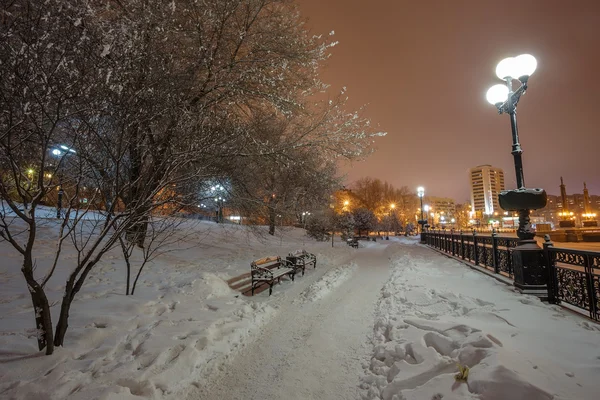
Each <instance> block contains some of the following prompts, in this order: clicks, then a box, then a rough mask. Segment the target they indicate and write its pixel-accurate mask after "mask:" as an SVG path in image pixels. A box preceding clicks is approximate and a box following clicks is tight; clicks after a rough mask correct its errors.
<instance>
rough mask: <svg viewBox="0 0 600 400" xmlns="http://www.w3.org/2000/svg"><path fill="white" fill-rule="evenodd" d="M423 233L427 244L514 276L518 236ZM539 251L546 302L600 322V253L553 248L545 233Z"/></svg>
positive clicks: (509, 276) (444, 231) (508, 275)
mask: <svg viewBox="0 0 600 400" xmlns="http://www.w3.org/2000/svg"><path fill="white" fill-rule="evenodd" d="M423 236H424V239H425V243H427V245H428V246H431V247H434V248H436V249H438V250H440V251H443V252H445V253H447V254H450V255H452V256H454V257H457V258H460V259H462V260H464V261H465V262H469V263H471V264H474V265H478V266H480V267H483V268H485V269H487V270H489V271H491V272H493V273H496V274H500V275H503V276H505V277H508V278H511V279H514V273H513V266H512V251H513V249H514V248H515V247H516V246H517V244H518V242H519V239H518V238H514V237H502V236H498V234H496V233H492V234H491V235H479V234H477V232H472V233H464V232H456V231H453V230H452V231H446V230H443V231H440V230H430V231H427V232H423ZM541 252H542V255H543V260H544V263H545V264H546V271H547V273H548V277H547V278H548V279H547V281H548V285H547V287H548V301H549V302H550V303H553V304H563V303H566V304H568V305H570V306H571V307H569V308H571V309H574V310H575V311H578V312H580V313H582V314H587V315H589V317H590V318H592V319H593V320H596V321H600V252H592V251H583V250H574V249H564V248H557V247H554V245H553V244H552V242H551V241H550V239H549V237H548V236H546V242H545V243H544V249H543V251H541ZM563 305H564V304H563Z"/></svg>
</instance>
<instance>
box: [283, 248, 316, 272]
mask: <svg viewBox="0 0 600 400" xmlns="http://www.w3.org/2000/svg"><path fill="white" fill-rule="evenodd" d="M286 259H287V260H288V261H289V262H290V263H291V264H292V265H293V266H294V268H296V270H298V269H301V270H302V276H304V270H305V269H306V267H307V266H310V265H311V264H312V266H313V269H314V268H317V256H315V255H314V254H312V253H308V252H307V251H306V250H296V251H294V252H291V253H290V254H289V255H288V256H287V258H286Z"/></svg>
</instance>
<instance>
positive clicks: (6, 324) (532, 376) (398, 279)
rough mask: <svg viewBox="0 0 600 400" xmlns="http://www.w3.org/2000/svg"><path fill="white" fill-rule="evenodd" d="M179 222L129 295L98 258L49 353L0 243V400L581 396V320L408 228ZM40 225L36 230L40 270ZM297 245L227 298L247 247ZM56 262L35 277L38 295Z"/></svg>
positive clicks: (591, 349)
mask: <svg viewBox="0 0 600 400" xmlns="http://www.w3.org/2000/svg"><path fill="white" fill-rule="evenodd" d="M186 227H187V228H188V229H190V230H191V233H186V234H183V233H182V234H181V240H180V242H179V244H178V246H177V251H172V252H169V253H167V254H164V255H162V256H160V257H159V258H158V259H156V260H155V261H154V262H153V264H152V265H149V266H147V267H146V268H147V269H146V270H145V272H144V273H143V274H142V277H141V278H140V283H139V287H138V289H137V290H136V294H135V295H134V296H125V295H124V292H125V290H124V285H125V283H124V274H125V266H124V262H123V260H122V259H121V257H120V256H119V253H118V252H114V253H111V254H109V255H108V257H106V258H105V259H104V260H103V261H102V262H101V264H100V265H99V266H98V268H97V269H96V270H93V273H92V274H91V276H90V278H89V279H88V282H87V284H86V285H85V286H84V288H83V290H82V292H81V293H79V295H78V297H77V298H76V300H75V302H74V304H73V308H72V312H71V320H70V324H69V331H68V332H67V336H66V345H65V347H64V348H59V349H57V350H56V352H55V354H54V355H52V356H44V355H43V354H42V353H40V352H38V351H37V346H36V341H35V329H34V326H33V310H32V307H31V304H30V299H29V297H28V294H27V291H26V288H25V284H24V282H23V280H22V278H21V275H20V271H19V268H20V265H19V262H20V260H19V258H18V257H17V255H16V253H15V252H14V251H13V250H12V249H11V248H10V247H9V245H7V243H4V242H0V257H2V263H1V265H0V398H2V399H4V398H7V399H66V398H69V399H183V398H188V399H190V400H192V399H208V400H211V399H237V398H240V399H311V398H314V399H327V400H328V399H352V398H361V397H362V398H364V399H377V398H383V399H388V400H409V399H425V400H429V399H442V398H443V399H444V400H448V399H485V400H496V399H498V400H499V399H511V400H513V399H514V400H518V399H533V400H535V399H551V398H554V399H578V400H579V399H582V400H587V399H590V400H591V399H596V398H597V393H598V391H599V389H600V382H598V380H597V377H598V376H600V346H599V345H600V327H599V326H598V325H597V324H594V323H592V322H589V321H587V320H585V319H584V318H582V317H579V316H576V315H573V314H571V313H569V312H568V311H565V310H563V309H561V308H559V307H556V306H548V305H544V304H542V303H540V302H539V301H538V300H537V299H535V298H532V297H529V296H523V295H520V294H518V293H515V292H514V290H513V289H512V288H511V287H508V286H505V285H503V284H501V283H499V282H497V281H495V280H494V279H491V278H489V277H486V276H485V275H483V274H480V273H478V272H476V271H473V270H471V269H469V268H467V267H465V266H463V265H462V264H460V263H458V262H456V261H454V260H450V259H448V258H446V257H444V256H442V255H440V254H437V253H435V252H433V251H431V250H429V249H427V248H424V247H422V246H420V245H418V244H417V243H416V241H415V240H412V239H405V238H395V237H392V238H390V241H379V242H376V243H372V242H361V247H360V248H359V249H356V250H355V249H351V248H350V247H348V246H346V245H345V244H344V243H342V242H337V241H336V244H335V246H336V247H334V248H331V243H317V242H314V241H312V240H309V239H307V238H306V237H304V236H303V231H301V230H297V229H290V230H286V231H284V232H278V236H276V237H268V235H266V237H264V238H257V237H255V236H254V235H252V234H250V233H249V232H248V230H247V229H246V227H244V226H234V225H217V224H214V223H208V222H200V223H194V222H186ZM55 228H56V227H55V226H54V225H53V223H52V222H51V221H49V222H48V224H47V225H46V226H44V227H43V228H42V229H41V230H40V234H41V235H42V240H41V242H40V246H39V248H38V249H37V250H38V254H39V255H40V258H39V260H38V265H39V268H40V270H43V267H44V266H45V265H46V264H45V263H46V260H45V259H44V257H43V256H44V255H45V254H48V252H49V249H50V248H51V247H52V246H53V244H54V241H53V240H52V236H53V232H55ZM300 248H305V249H306V250H307V251H310V252H313V253H315V254H316V255H317V259H318V264H317V268H316V269H314V270H313V269H307V272H306V275H305V276H304V277H298V279H296V281H295V282H291V281H284V282H282V284H280V285H277V286H276V287H275V288H274V291H273V295H272V296H271V297H269V296H268V291H265V292H262V293H260V294H258V295H256V296H254V297H252V298H249V297H245V296H238V293H237V292H233V291H232V290H230V289H229V287H228V286H227V284H226V283H225V281H226V280H227V279H228V278H230V277H233V276H236V275H238V274H241V273H245V272H248V271H249V264H250V261H251V260H253V259H257V258H260V257H262V256H265V255H281V256H284V255H286V254H287V253H288V252H290V251H293V250H296V249H300ZM172 250H175V248H173V249H172ZM65 255H66V259H67V260H69V259H70V260H72V257H74V253H73V252H68V251H67V252H66V254H65ZM70 257H71V258H70ZM70 267H71V265H69V262H68V261H67V262H66V263H65V264H62V265H61V270H60V271H57V274H56V276H55V277H54V278H53V279H52V280H51V281H50V282H49V284H48V291H49V298H50V301H51V302H52V303H56V302H57V301H58V300H59V299H60V297H61V295H62V290H63V288H64V281H65V276H66V274H67V272H68V270H69V268H70ZM57 307H58V305H55V306H54V307H53V312H55V313H56V312H57V311H58V310H57ZM53 320H54V321H56V320H57V315H56V314H54V315H53ZM457 363H461V364H463V365H467V366H469V367H471V370H470V375H469V378H468V380H467V382H466V383H460V384H458V383H456V382H455V380H454V374H455V373H456V372H457Z"/></svg>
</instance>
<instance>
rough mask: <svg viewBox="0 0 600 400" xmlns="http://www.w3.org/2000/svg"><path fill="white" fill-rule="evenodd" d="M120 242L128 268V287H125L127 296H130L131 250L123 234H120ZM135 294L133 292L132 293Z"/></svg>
mask: <svg viewBox="0 0 600 400" xmlns="http://www.w3.org/2000/svg"><path fill="white" fill-rule="evenodd" d="M119 244H120V245H121V251H122V252H123V258H125V265H126V268H127V279H126V282H127V287H126V288H125V296H129V282H130V280H131V262H130V261H129V251H128V249H127V245H126V244H125V241H124V240H123V237H122V236H119ZM131 294H133V292H132V293H131Z"/></svg>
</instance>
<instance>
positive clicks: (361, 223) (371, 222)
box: [352, 208, 377, 235]
mask: <svg viewBox="0 0 600 400" xmlns="http://www.w3.org/2000/svg"><path fill="white" fill-rule="evenodd" d="M352 214H353V215H354V224H355V227H356V229H357V230H358V234H359V235H361V233H363V232H366V235H369V232H371V231H372V230H373V229H375V228H376V226H377V217H375V213H373V211H371V210H369V209H367V208H358V209H356V210H354V212H353V213H352Z"/></svg>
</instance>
